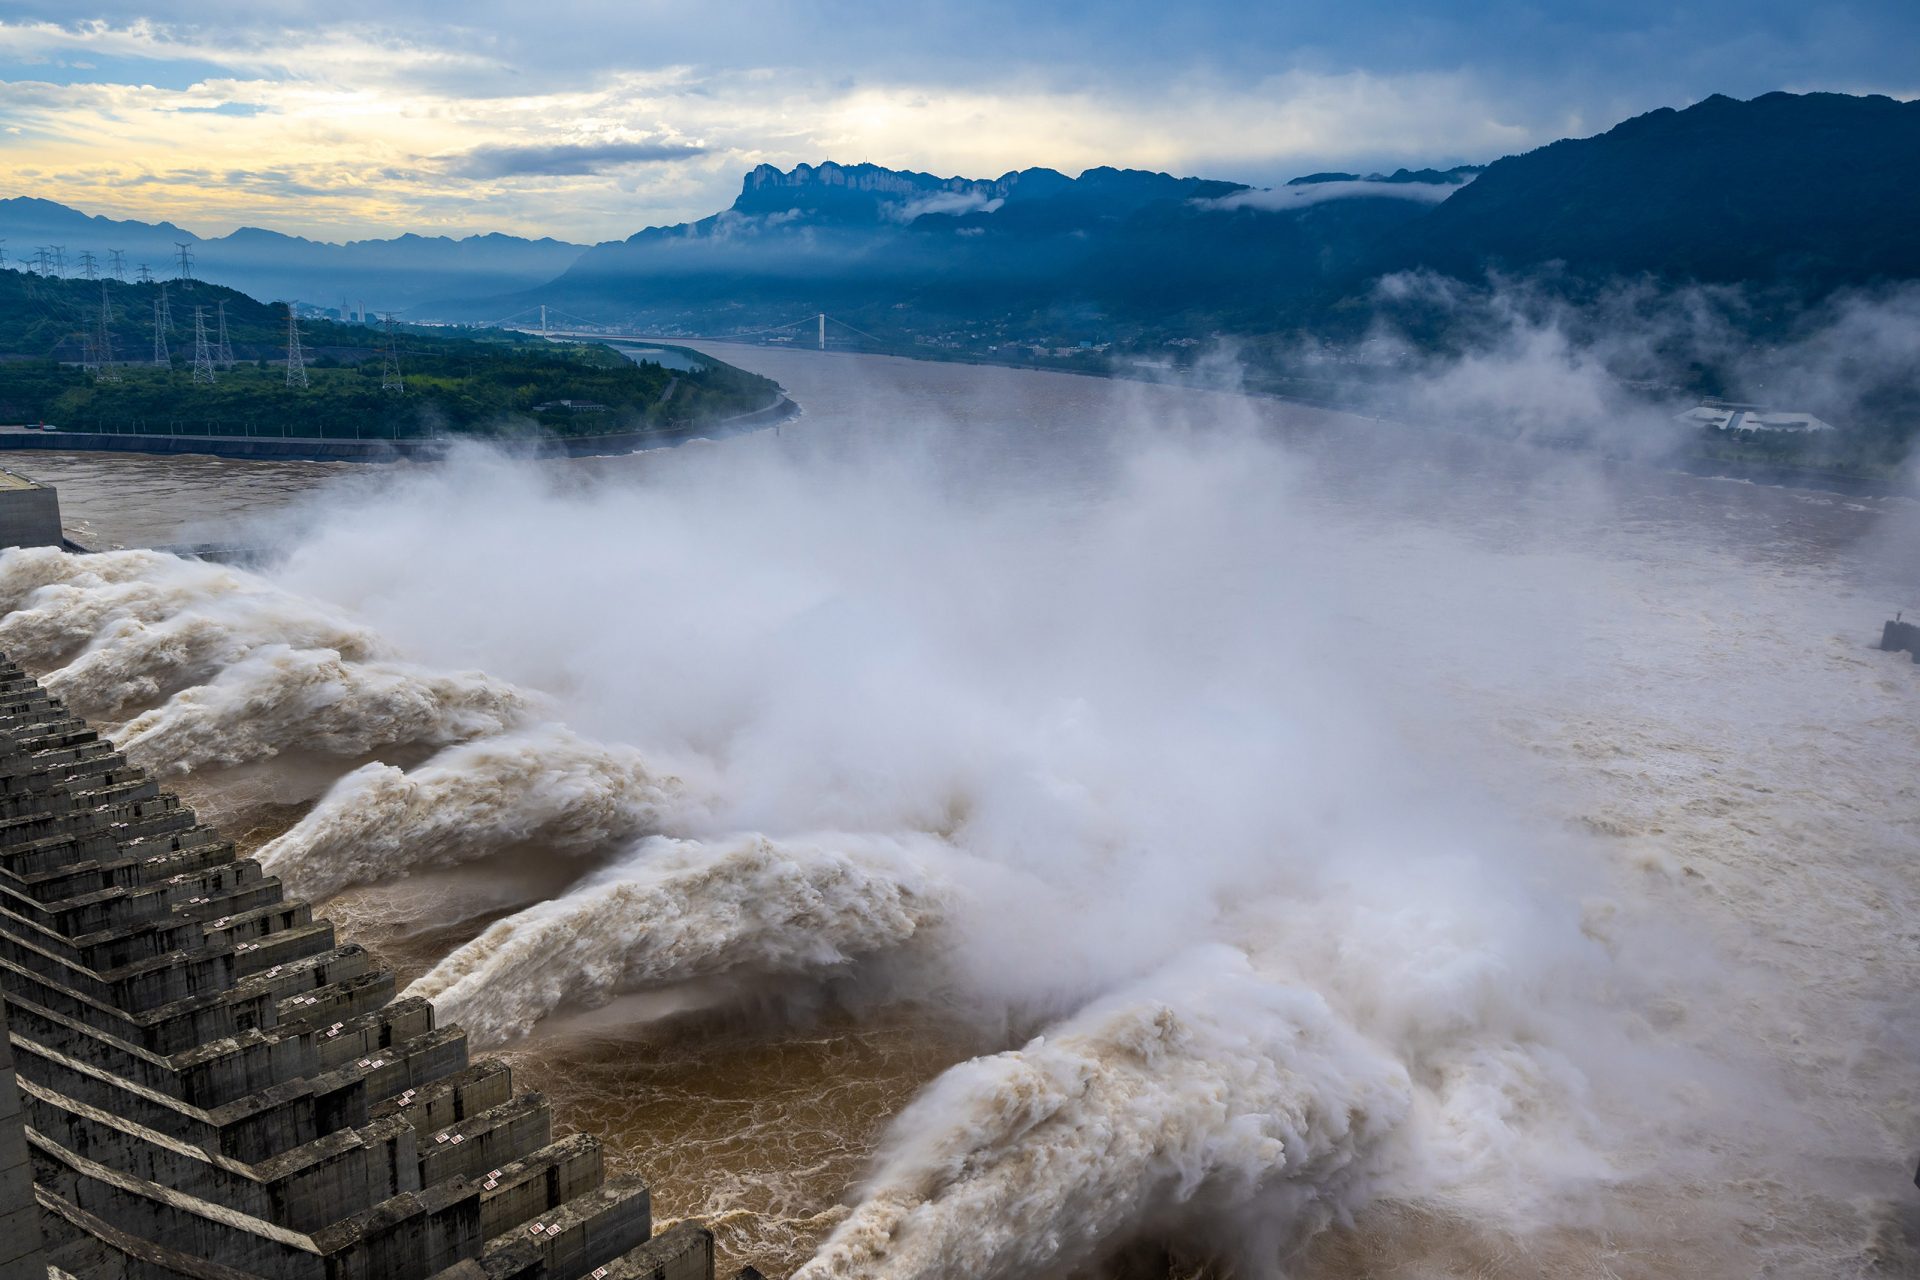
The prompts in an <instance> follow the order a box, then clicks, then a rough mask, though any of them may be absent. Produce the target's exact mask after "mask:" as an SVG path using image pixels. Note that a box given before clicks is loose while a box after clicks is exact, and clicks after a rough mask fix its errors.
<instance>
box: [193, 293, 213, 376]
mask: <svg viewBox="0 0 1920 1280" xmlns="http://www.w3.org/2000/svg"><path fill="white" fill-rule="evenodd" d="M193 380H194V381H195V382H197V383H200V384H202V385H204V386H209V387H210V386H212V385H213V349H212V348H211V347H209V346H208V345H207V309H206V308H205V307H195V308H194V309H193Z"/></svg>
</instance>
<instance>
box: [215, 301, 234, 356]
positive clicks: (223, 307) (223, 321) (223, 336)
mask: <svg viewBox="0 0 1920 1280" xmlns="http://www.w3.org/2000/svg"><path fill="white" fill-rule="evenodd" d="M219 315H220V336H219V337H218V338H216V339H215V340H214V354H213V358H214V359H216V360H218V361H219V362H220V367H221V368H222V369H231V368H233V344H232V343H231V342H229V341H227V300H226V299H225V298H222V299H220V310H219Z"/></svg>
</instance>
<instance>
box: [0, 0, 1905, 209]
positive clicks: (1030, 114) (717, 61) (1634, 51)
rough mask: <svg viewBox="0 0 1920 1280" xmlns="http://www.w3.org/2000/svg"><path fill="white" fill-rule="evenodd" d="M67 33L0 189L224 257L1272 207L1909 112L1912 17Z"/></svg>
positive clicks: (554, 13)
mask: <svg viewBox="0 0 1920 1280" xmlns="http://www.w3.org/2000/svg"><path fill="white" fill-rule="evenodd" d="M80 12H82V13H84V16H81V17H76V16H75V15H76V10H75V8H74V6H73V4H71V3H59V4H56V3H47V2H46V0H10V3H9V4H8V5H7V6H6V8H5V11H4V17H0V170H3V171H4V173H5V176H6V179H7V182H6V184H5V185H6V187H7V188H8V189H9V194H35V195H43V196H46V197H48V198H51V199H58V200H64V201H67V202H68V203H73V204H77V205H80V206H82V207H84V208H87V209H88V210H89V211H90V212H103V213H110V214H113V215H115V216H121V217H127V216H134V217H156V218H157V217H165V218H170V219H172V220H174V221H177V222H181V223H182V224H183V225H188V226H191V227H193V228H194V229H195V230H199V231H202V232H205V233H217V232H220V231H223V230H226V229H229V228H231V227H232V226H235V225H240V224H244V223H256V224H261V225H271V226H275V227H279V228H284V229H288V230H295V231H302V232H306V233H308V234H316V235H321V236H325V237H327V238H343V237H346V236H357V235H366V234H386V233H390V232H393V231H399V230H415V231H422V232H435V231H449V232H463V231H477V230H489V229H502V230H510V231H520V232H526V233H546V232H551V233H554V234H560V235H565V236H569V237H572V238H576V239H600V238H606V237H610V236H619V235H626V234H629V233H630V232H632V231H633V230H636V229H638V228H639V227H641V226H644V225H648V224H652V223H659V222H670V221H677V220H679V219H681V218H685V217H692V216H699V215H701V214H705V213H708V212H712V211H713V210H715V209H717V208H720V207H722V206H724V205H725V204H726V203H727V202H728V200H730V199H731V198H732V195H733V193H734V191H735V190H736V189H737V187H738V182H739V178H740V175H741V174H742V173H743V172H744V171H745V170H746V169H748V168H750V167H751V166H752V165H754V164H757V163H760V162H762V161H767V162H771V163H775V164H779V165H782V166H783V167H784V166H786V165H790V164H793V163H795V162H798V161H801V160H819V159H823V158H832V159H838V160H862V159H865V160H872V161H874V162H876V163H881V164H888V165H892V166H896V167H912V168H919V169H927V170H932V171H935V172H939V173H943V174H945V173H965V174H968V175H970V176H992V175H994V174H997V173H1000V172H1003V171H1004V170H1006V169H1009V168H1015V167H1023V166H1026V165H1033V164H1044V165H1052V166H1054V167H1057V168H1061V169H1066V170H1068V171H1075V170H1077V169H1079V168H1082V167H1085V166H1087V165H1091V164H1099V163H1112V164H1123V165H1138V166H1142V167H1151V168H1158V169H1169V170H1174V171H1177V172H1183V173H1199V174H1204V175H1206V176H1211V177H1222V178H1232V179H1236V180H1239V181H1245V182H1254V183H1274V182H1279V181H1284V180H1285V179H1286V178H1288V177H1290V176H1293V175H1295V174H1298V173H1303V172H1307V171H1310V170H1315V169H1324V168H1330V167H1332V168H1353V169H1370V168H1386V167H1392V166H1394V165H1398V164H1425V163H1436V164H1452V163H1459V162H1463V161H1485V160H1490V159H1494V158H1497V157H1498V156H1500V155H1502V154H1505V153H1507V152H1511V151H1518V150H1524V149H1526V148H1528V147H1531V146H1535V145H1538V144H1540V143H1543V142H1547V141H1551V140H1552V139H1554V138H1557V137H1563V136H1568V135H1582V134H1588V133H1594V132H1598V131H1600V130H1603V129H1605V128H1608V127H1610V126H1611V125H1613V124H1614V123H1617V122H1618V121H1619V120H1620V119H1623V118H1625V117H1627V116H1630V115H1635V114H1638V113H1640V112H1643V111H1647V110H1651V109H1653V108H1655V107H1659V106H1684V105H1686V104H1688V103H1690V102H1694V101H1697V100H1699V99H1700V98H1703V97H1706V96H1707V95H1709V94H1712V93H1727V94H1732V95H1734V96H1738V97H1751V96H1754V95H1755V94H1758V93H1763V92H1766V91H1768V90H1772V89H1789V90H1797V91H1804V90H1815V89H1824V90H1837V91H1844V92H1856V93H1867V92H1877V93H1887V94H1892V95H1894V96H1898V97H1903V98H1908V97H1913V96H1915V95H1916V94H1920V5H1916V4H1912V3H1907V4H1893V3H1885V4H1819V3H1813V4H1785V3H1774V2H1772V0H1763V2H1761V3H1746V4H1735V3H1725V2H1719V0H1716V2H1714V3H1707V4H1678V5H1674V4H1648V3H1640V2H1638V0H1622V2H1616V3H1611V4H1597V3H1574V4H1554V5H1543V4H1513V3H1492V4H1481V5H1452V4H1411V3H1398V2H1393V3H1348V4H1342V5H1322V6H1314V7H1305V6H1288V5H1283V4H1219V3H1191V2H1189V3H1185V4H1181V5H1169V4H1147V3H1138V2H1136V0H1116V2H1114V3H1108V4H1101V5H1092V4H1053V5H1033V4H1013V3H1005V2H1003V0H977V2H975V3H971V4H953V3H945V4H922V3H905V4H891V5H884V6H882V5H870V4H853V3H787V4H776V3H728V2H726V0H717V2H711V3H686V2H683V0H633V2H630V3H621V4H584V3H569V2H567V0H553V2H550V3H541V4H533V5H529V4H526V3H524V0H520V2H517V3H511V4H509V3H504V2H501V0H472V2H471V3H462V4H458V5H452V4H414V5H401V4H394V3H381V4H374V3H367V2H365V0H337V2H336V3H327V4H319V3H304V2H303V3H291V4H271V3H252V4H239V3H231V2H230V0H202V2H200V3H191V4H188V3H180V4H108V5H96V6H92V7H89V8H87V9H85V10H83V11H80ZM210 172H211V173H221V174H239V175H246V177H245V180H241V181H235V182H230V183H220V184H211V185H210V184H208V183H207V181H206V179H205V175H206V174H207V173H210Z"/></svg>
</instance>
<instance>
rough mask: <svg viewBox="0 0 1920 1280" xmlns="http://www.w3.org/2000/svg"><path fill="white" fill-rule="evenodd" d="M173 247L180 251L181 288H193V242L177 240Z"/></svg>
mask: <svg viewBox="0 0 1920 1280" xmlns="http://www.w3.org/2000/svg"><path fill="white" fill-rule="evenodd" d="M173 247H174V248H176V249H178V250H179V251H180V253H179V258H180V287H181V288H182V289H191V288H193V241H191V240H175V241H174V242H173Z"/></svg>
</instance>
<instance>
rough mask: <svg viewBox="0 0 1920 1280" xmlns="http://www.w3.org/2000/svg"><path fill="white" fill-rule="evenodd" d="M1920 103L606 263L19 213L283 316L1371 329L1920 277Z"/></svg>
mask: <svg viewBox="0 0 1920 1280" xmlns="http://www.w3.org/2000/svg"><path fill="white" fill-rule="evenodd" d="M1915 226H1920V102H1900V101H1896V100H1894V99H1891V98H1885V97H1854V96H1848V95H1842V94H1804V95H1795V94H1786V93H1774V94H1768V95H1765V96H1763V97H1760V98H1756V99H1753V100H1751V101H1745V102H1742V101H1736V100H1733V99H1731V98H1726V97H1719V96H1715V97H1710V98H1707V99H1706V100H1704V101H1702V102H1700V103H1697V104H1695V105H1694V106H1691V107H1688V108H1686V109H1684V110H1660V111H1654V112H1651V113H1649V114H1647V115H1643V116H1638V117H1635V118H1634V119H1631V120H1628V121H1626V122H1624V123H1622V124H1620V125H1618V126H1617V127H1615V128H1613V129H1611V130H1609V131H1607V132H1606V133H1603V134H1600V135H1597V136H1595V137H1590V138H1584V139H1576V140H1566V141H1561V142H1556V143H1553V144H1551V145H1549V146H1545V147H1541V148H1539V149H1537V150H1533V151H1530V152H1527V153H1525V154H1521V155H1515V156H1508V157H1506V158H1503V159H1500V160H1498V161H1495V162H1494V163H1493V164H1491V165H1488V166H1486V167H1485V168H1484V169H1478V168H1473V167H1463V168H1454V169H1446V170H1434V169H1425V170H1413V171H1409V170H1401V171H1399V172H1396V173H1393V174H1388V175H1381V174H1370V175H1361V174H1356V173H1344V172H1326V173H1315V174H1310V175H1306V176H1304V177H1301V178H1297V179H1295V180H1294V181H1292V182H1290V183H1287V184H1285V185H1283V186H1280V187H1275V188H1272V189H1265V188H1256V187H1251V186H1248V185H1245V184H1241V183H1236V182H1225V181H1217V180H1211V179H1204V178H1194V177H1175V176H1171V175H1168V174H1163V173H1149V172H1143V171H1138V170H1127V169H1113V168H1104V167H1102V168H1094V169H1089V170H1086V171H1085V172H1083V173H1081V174H1079V175H1078V176H1068V175H1066V174H1063V173H1060V172H1057V171H1055V170H1052V169H1041V168H1034V169H1022V170H1017V171H1014V172H1010V173H1006V174H1003V175H1001V176H1000V177H998V178H984V179H974V178H958V177H956V178H941V177H937V176H934V175H931V174H925V173H916V172H911V171H901V170H893V169H886V168H881V167H879V166H875V165H870V164H854V165H842V164H834V163H824V164H818V165H809V164H802V165H797V166H795V167H794V168H792V169H790V170H785V171H783V170H780V169H777V168H774V167H772V166H770V165H761V166H759V167H758V168H755V169H754V170H752V171H751V172H750V173H748V174H747V175H746V177H745V180H744V181H743V183H742V185H741V190H740V194H739V196H738V197H737V198H736V199H735V200H734V201H733V203H732V205H731V206H730V207H729V208H727V209H725V210H723V211H721V212H719V213H716V214H713V215H711V216H709V217H706V218H702V219H699V220H698V221H695V222H689V223H681V224H676V225H673V226H664V227H649V228H646V229H644V230H641V231H639V232H636V233H635V234H633V235H631V236H629V237H628V238H626V239H625V240H618V241H610V242H607V243H603V244H599V245H594V246H591V247H588V246H581V245H574V244H568V243H565V242H562V241H558V240H552V239H543V240H526V239H521V238H517V237H512V236H502V235H487V236H472V237H468V238H466V239H463V240H451V239H447V238H444V237H440V238H429V237H420V236H412V235H407V236H400V237H397V238H395V239H390V240H362V241H355V242H352V243H348V244H341V245H334V244H324V243H320V242H316V241H312V240H306V239H302V238H299V237H293V236H284V235H280V234H279V233H276V232H271V231H264V230H259V229H256V228H243V229H242V230H239V231H236V232H234V233H233V234H231V235H228V236H224V237H219V238H214V239H201V238H198V237H194V236H192V235H191V234H190V233H188V232H186V231H184V230H182V229H180V228H178V227H175V226H172V225H171V224H168V223H159V224H144V223H137V222H113V221H110V220H108V219H102V218H89V217H88V216H87V215H85V214H82V213H79V212H77V211H75V210H72V209H68V208H66V207H65V206H62V205H57V204H53V203H51V202H49V201H45V200H36V199H30V198H20V199H11V200H0V237H4V238H5V239H6V242H7V245H8V247H9V248H10V249H11V250H12V253H11V256H12V258H13V259H14V260H15V261H18V260H19V259H21V258H22V257H23V256H24V254H25V253H26V252H27V247H28V246H37V245H43V244H64V245H65V246H66V252H67V255H68V259H69V265H70V266H71V264H72V262H73V261H74V259H75V255H76V254H77V252H78V250H79V249H80V248H83V247H91V248H93V250H94V251H95V252H96V253H99V254H101V255H102V256H103V257H104V252H105V250H106V249H107V248H122V249H125V250H127V252H128V253H129V255H130V257H129V262H130V263H131V262H134V261H147V262H149V263H151V264H152V265H153V266H154V269H155V271H156V273H158V274H161V275H169V274H171V271H170V270H165V269H163V268H164V266H165V264H166V263H167V262H168V261H169V255H170V254H171V253H172V251H173V242H174V241H186V242H188V243H189V244H190V245H191V246H192V249H193V252H194V253H196V254H197V263H196V271H197V273H198V274H201V275H202V276H204V277H205V278H207V279H210V280H215V281H218V282H221V283H226V284H231V285H234V286H235V287H238V288H242V289H244V290H246V291H247V292H249V293H253V294H256V295H258V296H264V297H296V298H299V299H301V300H304V301H308V302H312V303H318V304H321V305H331V304H333V303H336V302H339V301H341V300H345V301H347V302H349V303H356V302H358V301H360V300H361V299H362V298H364V299H365V300H366V301H367V302H369V303H371V304H372V305H373V306H375V307H376V308H380V309H385V308H393V309H400V310H404V311H406V312H407V313H408V314H409V315H410V316H412V317H414V318H421V319H443V320H465V321H474V322H483V321H487V320H491V319H495V318H498V317H502V316H507V315H510V314H512V313H514V312H521V311H524V310H526V309H527V308H530V307H535V306H538V305H540V304H546V305H548V306H549V307H550V308H556V309H559V310H561V311H562V312H564V313H566V314H567V315H570V316H572V317H575V318H579V319H585V320H587V321H590V322H594V323H604V324H618V325H633V326H649V327H653V328H658V329H666V330H674V331H681V332H701V331H705V332H723V331H729V330H733V331H737V330H742V329H750V328H752V327H754V326H756V325H772V324H779V323H783V322H789V321H792V320H793V319H794V318H795V317H796V316H798V315H802V314H805V313H808V312H814V311H827V312H830V313H833V314H834V315H836V316H839V317H841V318H843V319H846V320H849V321H851V322H852V323H854V324H856V325H858V326H860V327H863V328H866V329H870V330H876V331H879V332H881V333H883V334H885V335H886V336H887V337H889V339H892V338H895V337H898V336H900V335H903V334H911V335H914V340H918V341H925V340H927V338H928V336H929V335H940V334H943V333H947V332H949V331H952V332H964V334H965V336H966V337H968V338H970V339H980V338H983V335H984V336H988V337H990V336H993V335H1002V336H1005V335H1018V334H1025V333H1032V332H1046V333H1051V334H1056V335H1058V334H1065V335H1069V336H1072V335H1075V334H1078V335H1081V336H1082V337H1094V338H1098V337H1102V336H1105V335H1110V334H1116V333H1118V334H1128V333H1131V334H1135V335H1139V334H1148V335H1158V336H1161V337H1165V336H1167V335H1172V334H1178V333H1196V334H1203V335H1204V334H1205V333H1210V332H1218V331H1229V332H1272V331H1279V330H1283V329H1298V328H1313V329H1316V330H1321V329H1329V328H1334V329H1337V328H1339V327H1340V326H1341V325H1343V324H1345V325H1347V326H1349V327H1350V328H1351V327H1352V326H1354V325H1357V324H1359V323H1360V320H1359V319H1357V317H1362V316H1364V314H1365V312H1366V309H1367V301H1366V300H1367V298H1368V294H1369V290H1370V289H1371V287H1372V282H1373V281H1375V280H1376V279H1378V278H1379V277H1381V276H1382V275H1384V274H1387V273H1391V272H1397V271H1405V270H1409V269H1420V268H1424V269H1428V270H1432V271H1436V272H1441V273H1444V274H1449V275H1454V276H1458V277H1462V278H1468V279H1473V278H1478V277H1482V276H1484V274H1485V273H1486V272H1487V271H1489V270H1501V271H1506V272H1511V273H1535V274H1540V273H1543V272H1544V273H1545V274H1548V275H1551V276H1553V277H1554V278H1555V279H1558V280H1561V281H1563V282H1564V281H1572V282H1580V281H1589V282H1590V281H1596V280H1601V279H1608V278H1613V277H1617V276H1619V275H1622V274H1625V275H1636V276H1637V275H1645V276H1649V277H1652V278H1655V279H1657V280H1661V281H1665V282H1673V283H1679V282H1707V283H1740V284H1756V285H1761V286H1766V287H1769V288H1773V289H1775V290H1777V291H1784V292H1786V293H1788V294H1791V295H1793V296H1795V297H1798V298H1801V299H1806V300H1814V299H1818V298H1820V297H1822V296H1825V295H1826V294H1829V293H1831V292H1832V291H1834V290H1836V289H1839V288H1843V287H1846V286H1853V285H1867V284H1872V283H1874V282H1876V281H1885V280H1894V279H1911V278H1916V277H1920V236H1916V235H1914V234H1913V230H1912V229H1913V228H1914V227H1915Z"/></svg>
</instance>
